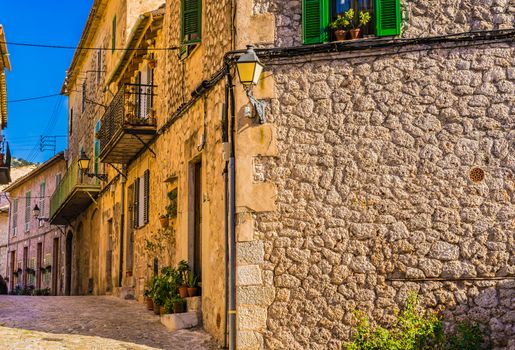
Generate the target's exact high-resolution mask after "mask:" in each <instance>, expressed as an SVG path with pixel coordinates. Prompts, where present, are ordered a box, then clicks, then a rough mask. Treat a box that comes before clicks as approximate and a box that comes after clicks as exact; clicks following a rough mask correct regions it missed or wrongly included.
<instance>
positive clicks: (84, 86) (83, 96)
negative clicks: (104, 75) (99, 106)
mask: <svg viewBox="0 0 515 350" xmlns="http://www.w3.org/2000/svg"><path fill="white" fill-rule="evenodd" d="M87 88H88V85H87V84H86V80H84V82H83V83H82V113H84V111H85V110H86V95H87Z"/></svg>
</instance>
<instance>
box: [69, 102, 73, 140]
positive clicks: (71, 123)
mask: <svg viewBox="0 0 515 350" xmlns="http://www.w3.org/2000/svg"><path fill="white" fill-rule="evenodd" d="M68 132H69V133H70V135H71V134H72V133H73V108H71V109H70V125H69V127H68Z"/></svg>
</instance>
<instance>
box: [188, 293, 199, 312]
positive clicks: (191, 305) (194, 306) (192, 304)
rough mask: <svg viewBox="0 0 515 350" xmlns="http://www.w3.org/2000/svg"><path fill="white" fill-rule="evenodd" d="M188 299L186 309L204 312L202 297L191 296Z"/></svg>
mask: <svg viewBox="0 0 515 350" xmlns="http://www.w3.org/2000/svg"><path fill="white" fill-rule="evenodd" d="M185 299H186V310H187V311H188V312H198V313H202V297H191V298H185Z"/></svg>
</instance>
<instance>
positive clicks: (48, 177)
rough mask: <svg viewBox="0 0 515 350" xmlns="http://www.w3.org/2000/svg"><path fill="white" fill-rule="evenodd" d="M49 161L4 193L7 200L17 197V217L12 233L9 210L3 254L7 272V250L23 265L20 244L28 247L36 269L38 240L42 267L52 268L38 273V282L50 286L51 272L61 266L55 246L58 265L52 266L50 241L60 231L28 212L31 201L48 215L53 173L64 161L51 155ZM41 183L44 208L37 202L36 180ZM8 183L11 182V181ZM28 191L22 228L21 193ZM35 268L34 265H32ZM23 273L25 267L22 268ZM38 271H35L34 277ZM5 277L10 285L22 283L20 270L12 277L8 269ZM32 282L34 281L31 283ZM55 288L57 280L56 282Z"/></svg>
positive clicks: (37, 185) (37, 188) (58, 169)
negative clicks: (43, 167) (46, 165)
mask: <svg viewBox="0 0 515 350" xmlns="http://www.w3.org/2000/svg"><path fill="white" fill-rule="evenodd" d="M52 162H53V164H51V165H49V166H48V167H47V168H45V169H44V170H42V171H40V172H38V171H39V170H38V169H36V170H35V172H38V173H36V174H34V175H30V174H29V175H27V176H30V177H29V178H28V179H27V180H24V182H23V183H21V184H19V185H16V184H15V187H13V188H12V189H10V190H9V193H8V196H9V198H10V200H11V202H12V201H13V200H14V199H16V198H17V199H18V221H17V233H16V235H14V234H13V231H12V210H11V211H10V214H9V215H11V230H10V236H9V245H8V250H9V252H8V253H7V254H8V256H7V257H6V260H5V261H7V264H8V266H9V267H8V268H9V272H11V271H13V270H14V268H13V266H12V264H11V260H10V259H11V256H10V255H9V254H10V252H12V251H14V252H15V257H16V264H17V265H21V266H23V251H24V248H25V247H27V248H28V255H27V259H28V264H29V265H30V264H31V261H33V262H34V265H33V268H34V269H36V267H37V247H38V244H39V243H41V244H42V246H41V247H42V263H43V264H42V265H43V267H45V266H47V265H52V272H50V273H48V276H47V277H46V278H45V277H44V274H43V273H41V276H42V277H41V285H40V288H51V286H52V275H53V271H54V269H56V268H58V269H61V268H62V266H63V265H62V264H61V262H62V261H63V260H62V258H63V256H62V251H61V249H59V254H60V256H59V265H60V266H59V267H56V266H53V265H54V264H53V258H52V257H53V242H54V238H60V237H61V236H62V234H61V231H60V230H59V229H58V228H57V227H55V226H52V225H50V224H49V223H48V222H46V221H41V223H40V222H39V221H38V220H37V219H36V218H34V216H33V214H32V209H33V207H34V205H35V204H37V205H38V206H39V207H40V210H41V213H40V217H41V218H48V214H49V208H50V196H51V194H52V193H53V192H54V191H55V188H56V186H57V183H56V175H57V174H61V175H63V174H64V172H65V168H66V162H65V161H64V159H63V158H62V157H61V158H60V159H54V160H53V161H52ZM43 182H44V183H45V194H44V197H45V198H44V202H45V204H44V208H41V203H40V197H41V196H42V194H41V193H40V184H41V183H43ZM11 186H12V185H11ZM28 191H31V203H30V221H29V226H28V227H29V229H28V230H25V227H24V226H25V204H26V200H25V195H26V193H27V192H28ZM36 270H37V269H36ZM61 272H62V271H61V270H59V273H58V274H57V276H58V279H59V278H61ZM23 273H24V274H25V273H26V272H25V271H24V272H23ZM39 273H40V272H39V271H36V274H35V276H36V278H37V276H38V274H39ZM9 277H10V278H11V281H10V282H12V281H13V280H14V286H16V284H22V282H23V277H22V275H21V274H20V276H19V277H18V278H13V276H12V275H11V273H9ZM34 285H36V284H35V283H34ZM58 288H59V283H58Z"/></svg>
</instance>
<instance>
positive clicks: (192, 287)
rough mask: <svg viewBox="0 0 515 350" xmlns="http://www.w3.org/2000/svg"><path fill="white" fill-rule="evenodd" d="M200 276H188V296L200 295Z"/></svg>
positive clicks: (192, 274) (193, 274)
mask: <svg viewBox="0 0 515 350" xmlns="http://www.w3.org/2000/svg"><path fill="white" fill-rule="evenodd" d="M197 282H198V276H197V275H195V273H193V272H191V273H189V274H188V296H190V297H195V296H197V295H198V286H197Z"/></svg>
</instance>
